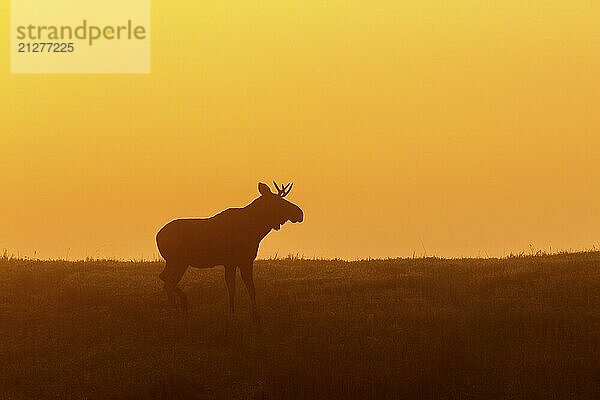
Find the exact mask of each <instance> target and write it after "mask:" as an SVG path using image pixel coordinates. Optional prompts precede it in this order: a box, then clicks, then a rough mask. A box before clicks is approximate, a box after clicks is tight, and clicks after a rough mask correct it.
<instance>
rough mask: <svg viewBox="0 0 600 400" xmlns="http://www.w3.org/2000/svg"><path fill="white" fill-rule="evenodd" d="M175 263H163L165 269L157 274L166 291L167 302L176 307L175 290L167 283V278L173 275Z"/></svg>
mask: <svg viewBox="0 0 600 400" xmlns="http://www.w3.org/2000/svg"><path fill="white" fill-rule="evenodd" d="M174 266H175V264H174V263H172V262H168V261H167V263H166V264H165V269H164V270H163V272H161V273H160V275H159V276H158V277H159V278H160V279H161V280H162V281H163V282H164V283H165V285H164V289H165V292H166V293H167V297H168V299H169V303H170V304H172V305H173V306H174V307H175V308H177V300H176V299H175V292H174V291H173V290H172V289H171V287H170V286H169V284H168V283H167V280H168V278H169V277H170V276H171V275H173V270H174V269H175V268H174Z"/></svg>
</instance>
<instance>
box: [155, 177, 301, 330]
mask: <svg viewBox="0 0 600 400" xmlns="http://www.w3.org/2000/svg"><path fill="white" fill-rule="evenodd" d="M273 184H274V185H275V188H276V189H277V193H276V194H275V193H273V192H272V191H271V189H270V188H269V186H268V185H266V184H265V183H259V184H258V191H259V193H260V196H259V197H258V198H256V199H255V200H254V201H252V203H250V204H248V205H247V206H245V207H242V208H228V209H227V210H225V211H222V212H220V213H219V214H216V215H214V216H212V217H210V218H187V219H176V220H173V221H171V222H169V223H168V224H167V225H165V226H164V227H162V228H161V229H160V231H159V232H158V234H157V235H156V243H157V245H158V250H159V252H160V254H161V256H162V257H163V258H164V259H165V261H166V264H165V268H164V270H163V271H162V272H161V273H160V275H159V277H160V279H161V280H162V281H163V282H164V288H165V291H166V292H167V296H168V298H169V300H170V301H171V303H173V304H174V305H175V306H176V308H177V309H181V310H182V311H183V313H184V314H187V309H188V300H187V296H186V295H185V293H184V292H183V291H182V290H181V289H180V288H178V287H177V284H178V283H179V281H180V280H181V278H182V277H183V274H184V273H185V271H186V270H187V268H188V267H190V266H191V267H195V268H211V267H214V266H218V265H223V266H224V267H225V283H226V285H227V291H228V294H229V311H230V312H231V313H232V314H233V313H234V311H235V306H234V300H235V273H236V268H239V269H240V273H241V275H242V280H243V281H244V284H245V286H246V290H247V291H248V295H249V297H250V302H251V305H252V315H253V317H254V319H255V321H258V312H257V308H256V296H255V290H254V279H253V263H254V260H255V259H256V255H257V253H258V246H259V244H260V242H261V240H262V239H263V238H264V237H265V236H267V234H268V233H269V232H270V231H271V229H275V230H279V228H281V225H283V224H284V223H286V222H287V221H290V222H292V223H296V222H302V221H303V220H304V212H303V211H302V210H301V209H300V207H298V206H297V205H295V204H293V203H291V202H290V201H288V200H286V199H285V198H284V197H286V196H287V195H288V194H289V193H290V191H291V190H292V186H293V183H288V184H287V185H282V186H281V187H279V186H278V185H277V183H275V181H273ZM177 298H179V304H178V303H177Z"/></svg>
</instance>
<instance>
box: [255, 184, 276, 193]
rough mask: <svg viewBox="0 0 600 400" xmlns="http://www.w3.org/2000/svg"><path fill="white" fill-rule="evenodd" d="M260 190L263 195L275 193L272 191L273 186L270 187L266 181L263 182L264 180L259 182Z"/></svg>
mask: <svg viewBox="0 0 600 400" xmlns="http://www.w3.org/2000/svg"><path fill="white" fill-rule="evenodd" d="M258 191H259V192H260V194H262V195H263V196H264V195H267V194H273V192H271V188H270V187H269V186H268V185H266V184H264V183H262V182H260V183H259V184H258Z"/></svg>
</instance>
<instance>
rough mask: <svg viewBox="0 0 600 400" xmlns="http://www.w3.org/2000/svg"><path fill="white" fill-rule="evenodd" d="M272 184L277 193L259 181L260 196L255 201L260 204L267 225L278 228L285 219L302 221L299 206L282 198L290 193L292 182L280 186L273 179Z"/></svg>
mask: <svg viewBox="0 0 600 400" xmlns="http://www.w3.org/2000/svg"><path fill="white" fill-rule="evenodd" d="M273 184H274V185H275V189H277V193H273V192H272V191H271V188H269V186H268V185H267V184H265V183H262V182H261V183H259V184H258V191H259V192H260V197H259V198H258V199H256V203H257V205H260V209H261V211H262V214H263V217H264V218H265V220H266V222H267V224H268V226H270V227H271V228H273V229H275V230H279V228H280V227H281V225H283V224H285V223H286V222H287V221H290V222H293V223H296V222H302V221H303V220H304V213H303V212H302V210H301V209H300V207H298V206H297V205H295V204H294V203H292V202H290V201H287V200H286V199H285V198H284V197H285V196H287V195H288V194H289V193H290V191H291V190H292V186H293V185H294V184H293V183H288V184H287V185H282V186H281V187H279V185H277V183H276V182H275V181H273Z"/></svg>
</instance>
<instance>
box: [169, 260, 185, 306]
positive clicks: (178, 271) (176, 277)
mask: <svg viewBox="0 0 600 400" xmlns="http://www.w3.org/2000/svg"><path fill="white" fill-rule="evenodd" d="M187 267H188V266H187V265H186V264H176V265H175V266H174V267H173V269H172V270H171V272H170V273H169V275H168V276H167V277H166V279H165V290H166V291H167V293H171V296H173V294H177V296H178V297H179V304H180V305H181V309H182V311H183V313H184V314H185V315H187V311H188V300H187V296H186V295H185V293H184V292H183V290H181V289H179V288H178V287H177V284H178V283H179V281H180V280H181V277H183V274H184V273H185V271H186V270H187Z"/></svg>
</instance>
